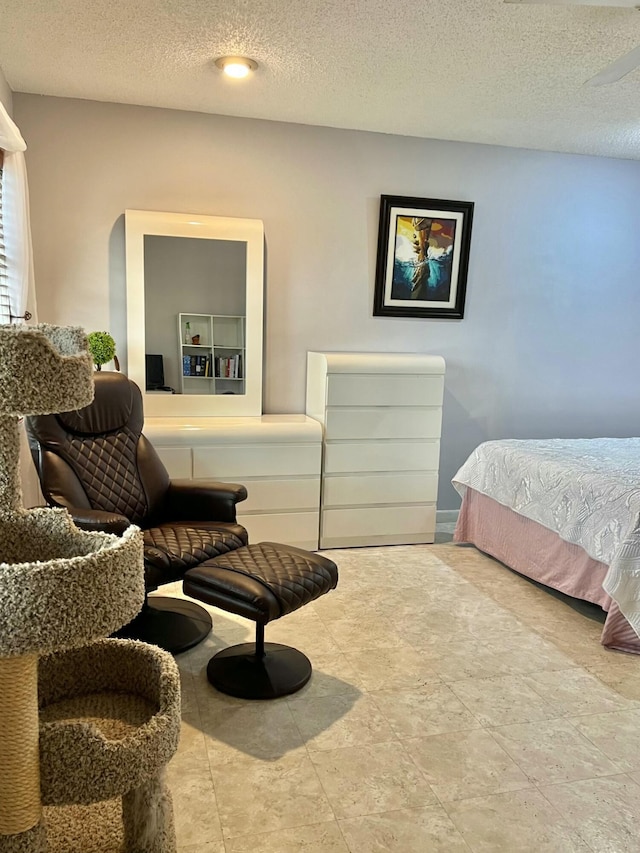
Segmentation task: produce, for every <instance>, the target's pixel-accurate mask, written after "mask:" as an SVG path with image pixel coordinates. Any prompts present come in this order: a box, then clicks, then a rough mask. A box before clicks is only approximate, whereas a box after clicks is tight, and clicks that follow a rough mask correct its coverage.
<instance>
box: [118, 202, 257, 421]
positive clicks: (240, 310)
mask: <svg viewBox="0 0 640 853" xmlns="http://www.w3.org/2000/svg"><path fill="white" fill-rule="evenodd" d="M125 235H126V271H127V347H128V373H129V376H130V378H131V379H133V381H134V382H135V383H136V384H137V385H139V386H140V388H141V389H142V390H143V393H144V395H145V398H144V405H145V414H146V415H147V416H151V417H153V416H167V417H179V416H186V417H193V416H218V415H238V416H240V415H261V414H262V311H263V287H264V262H263V250H264V231H263V226H262V222H261V221H259V220H257V219H230V218H226V217H221V216H200V215H197V214H193V215H192V214H183V213H158V212H151V211H145V210H127V211H125Z"/></svg>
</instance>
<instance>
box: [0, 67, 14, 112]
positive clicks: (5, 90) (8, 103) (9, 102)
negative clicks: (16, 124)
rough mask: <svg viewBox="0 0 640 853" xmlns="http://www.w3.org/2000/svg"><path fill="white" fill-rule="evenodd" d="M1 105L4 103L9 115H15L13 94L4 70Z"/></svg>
mask: <svg viewBox="0 0 640 853" xmlns="http://www.w3.org/2000/svg"><path fill="white" fill-rule="evenodd" d="M0 103H2V106H3V107H4V108H5V110H6V111H7V112H8V113H9V115H13V93H12V92H11V89H10V88H9V84H8V83H7V81H6V78H5V76H4V73H3V71H2V68H0Z"/></svg>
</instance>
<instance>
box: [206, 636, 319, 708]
mask: <svg viewBox="0 0 640 853" xmlns="http://www.w3.org/2000/svg"><path fill="white" fill-rule="evenodd" d="M207 678H208V679H209V682H210V683H211V684H212V685H213V686H214V687H215V688H216V690H220V692H221V693H227V694H228V695H229V696H237V697H238V698H240V699H277V698H278V697H279V696H287V695H288V694H289V693H295V692H296V690H300V688H301V687H304V685H305V684H306V683H307V681H309V679H310V678H311V662H310V661H309V658H308V657H307V656H306V655H303V654H302V652H299V651H298V650H297V649H292V648H291V647H290V646H282V645H280V644H279V643H265V642H264V626H263V625H258V626H257V637H256V642H255V643H241V644H240V645H238V646H231V647H229V648H228V649H223V650H222V651H221V652H218V654H217V655H214V656H213V657H212V658H211V660H210V661H209V664H208V666H207Z"/></svg>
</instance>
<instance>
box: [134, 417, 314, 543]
mask: <svg viewBox="0 0 640 853" xmlns="http://www.w3.org/2000/svg"><path fill="white" fill-rule="evenodd" d="M144 434H145V435H146V436H147V438H148V439H149V441H150V442H151V443H152V444H153V446H154V447H155V449H156V451H157V452H158V455H159V456H160V458H161V459H162V461H163V462H164V464H165V466H166V468H167V470H168V471H169V475H170V476H171V477H172V478H174V479H182V478H187V479H195V480H198V479H213V480H222V481H226V482H230V483H243V484H244V485H245V486H246V487H247V491H248V493H249V496H248V498H247V500H246V501H243V502H242V503H240V504H238V522H239V523H240V524H242V525H244V526H245V527H246V528H247V530H248V531H249V541H250V542H260V541H263V540H270V541H273V542H282V543H284V544H287V545H296V546H297V547H299V548H309V549H312V550H313V549H316V548H317V547H318V528H319V506H320V465H321V453H322V428H321V425H320V424H319V423H318V422H317V421H316V420H313V419H312V418H309V417H306V416H305V415H262V417H255V418H251V417H242V418H233V417H228V418H227V417H224V418H192V419H190V420H185V419H182V418H148V419H147V420H146V421H145V425H144Z"/></svg>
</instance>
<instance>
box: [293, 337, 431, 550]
mask: <svg viewBox="0 0 640 853" xmlns="http://www.w3.org/2000/svg"><path fill="white" fill-rule="evenodd" d="M444 370H445V365H444V359H442V358H441V357H440V356H428V355H413V354H378V353H320V352H310V353H308V359H307V414H308V415H310V416H311V417H313V418H315V419H317V420H318V421H320V422H321V423H322V425H323V432H324V454H323V456H324V458H323V469H322V498H321V507H320V547H321V548H335V547H338V548H339V547H349V546H358V545H401V544H417V543H422V542H433V541H434V539H435V526H436V499H437V490H438V466H439V458H440V431H441V425H442V398H443V393H444Z"/></svg>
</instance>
